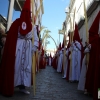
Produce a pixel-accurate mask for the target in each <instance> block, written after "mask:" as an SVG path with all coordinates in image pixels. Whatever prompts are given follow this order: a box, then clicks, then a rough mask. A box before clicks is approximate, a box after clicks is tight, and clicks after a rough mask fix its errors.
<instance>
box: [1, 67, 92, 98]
mask: <svg viewBox="0 0 100 100" xmlns="http://www.w3.org/2000/svg"><path fill="white" fill-rule="evenodd" d="M61 77H62V75H61V74H59V73H57V72H56V70H54V69H53V68H52V67H50V66H47V67H46V69H42V70H40V72H39V73H37V75H36V95H35V96H33V88H31V89H29V90H30V91H31V94H30V95H26V94H23V93H21V92H19V90H18V89H17V88H16V89H15V93H14V96H13V97H3V96H1V95H0V100H92V96H87V95H84V94H83V93H82V92H80V91H78V90H77V83H68V82H67V81H66V80H65V79H62V78H61Z"/></svg>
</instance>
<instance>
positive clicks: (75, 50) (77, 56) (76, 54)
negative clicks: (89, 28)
mask: <svg viewBox="0 0 100 100" xmlns="http://www.w3.org/2000/svg"><path fill="white" fill-rule="evenodd" d="M69 50H70V51H71V52H72V54H71V55H70V57H69V59H71V60H72V62H71V66H70V74H69V81H70V82H74V81H79V77H80V68H81V45H80V43H79V42H78V41H75V42H73V43H72V45H71V47H70V49H69Z"/></svg>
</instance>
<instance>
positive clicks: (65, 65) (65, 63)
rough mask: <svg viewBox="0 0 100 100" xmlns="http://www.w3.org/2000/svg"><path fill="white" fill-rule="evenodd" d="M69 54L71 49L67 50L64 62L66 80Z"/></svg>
mask: <svg viewBox="0 0 100 100" xmlns="http://www.w3.org/2000/svg"><path fill="white" fill-rule="evenodd" d="M68 52H69V49H67V50H66V56H65V61H64V78H66V75H67V67H68V59H67V56H68Z"/></svg>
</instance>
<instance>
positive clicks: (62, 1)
mask: <svg viewBox="0 0 100 100" xmlns="http://www.w3.org/2000/svg"><path fill="white" fill-rule="evenodd" d="M8 1H9V0H0V14H1V15H3V16H5V17H7V11H8V4H9V2H8ZM69 1H70V0H43V5H44V14H43V17H42V25H43V26H45V27H47V28H48V29H49V30H50V31H51V33H49V34H50V35H51V36H52V37H53V38H54V40H55V41H56V43H57V40H58V41H59V34H58V29H61V28H62V23H63V22H64V20H65V17H66V14H65V8H66V7H68V5H69ZM18 17H20V12H17V11H14V13H13V20H15V19H16V18H18ZM62 39H63V36H62V35H60V41H61V42H62ZM48 40H49V41H50V44H48V46H47V49H54V48H56V47H55V44H54V42H53V40H52V39H48Z"/></svg>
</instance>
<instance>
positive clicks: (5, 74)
mask: <svg viewBox="0 0 100 100" xmlns="http://www.w3.org/2000/svg"><path fill="white" fill-rule="evenodd" d="M19 22H20V20H19V19H16V20H15V21H14V22H13V23H12V25H11V27H10V29H9V32H8V34H7V38H6V43H5V47H4V52H3V57H2V61H1V66H0V93H2V94H3V95H5V96H12V95H13V93H14V66H15V53H16V43H17V37H18V28H19Z"/></svg>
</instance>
